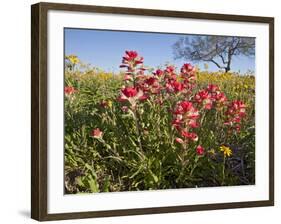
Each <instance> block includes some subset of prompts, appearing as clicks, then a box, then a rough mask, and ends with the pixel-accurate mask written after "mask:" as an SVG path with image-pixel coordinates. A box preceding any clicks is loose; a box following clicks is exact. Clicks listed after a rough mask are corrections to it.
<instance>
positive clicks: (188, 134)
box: [181, 131, 198, 141]
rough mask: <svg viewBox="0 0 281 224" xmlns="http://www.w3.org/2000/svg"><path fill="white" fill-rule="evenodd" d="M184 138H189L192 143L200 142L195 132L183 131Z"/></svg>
mask: <svg viewBox="0 0 281 224" xmlns="http://www.w3.org/2000/svg"><path fill="white" fill-rule="evenodd" d="M181 135H182V137H185V138H188V139H190V140H192V141H198V135H197V134H196V133H193V132H187V131H182V132H181Z"/></svg>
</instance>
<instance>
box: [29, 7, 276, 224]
mask: <svg viewBox="0 0 281 224" xmlns="http://www.w3.org/2000/svg"><path fill="white" fill-rule="evenodd" d="M31 9H32V10H31V28H32V32H31V39H32V45H31V58H32V64H31V77H32V81H31V127H32V128H31V134H32V141H31V143H32V144H31V160H32V163H31V177H32V178H31V186H32V189H31V217H32V218H33V219H36V220H39V221H47V220H60V219H81V218H94V217H109V216H125V215H141V214H156V213H170V212H187V211H199V210H201V211H203V210H215V209H226V208H246V207H260V206H273V205H274V18H271V17H257V16H240V15H223V14H210V13H196V12H183V11H166V10H165V11H164V10H152V9H137V8H118V7H103V6H90V5H72V4H57V3H38V4H35V5H32V7H31ZM50 10H54V11H67V12H83V13H84V12H87V13H95V12H96V13H104V14H121V15H133V16H152V17H165V18H188V19H202V20H212V21H229V22H242V23H243V22H250V23H260V24H268V25H269V68H268V69H269V77H268V78H269V108H268V110H269V121H268V124H269V146H268V147H269V180H268V189H269V191H268V200H256V201H242V202H232V203H214V204H197V205H181V206H165V207H149V208H147V207H146V208H130V209H117V210H106V211H105V210H103V211H83V212H65V213H54V214H53V213H52V214H50V213H49V212H48V130H47V126H48V98H47V96H48V86H47V85H48V75H47V74H48V72H47V69H48V65H47V63H48V55H47V49H48V33H47V31H48V19H47V17H48V12H49V11H50ZM62 75H63V74H62Z"/></svg>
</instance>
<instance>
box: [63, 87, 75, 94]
mask: <svg viewBox="0 0 281 224" xmlns="http://www.w3.org/2000/svg"><path fill="white" fill-rule="evenodd" d="M76 91H77V90H76V89H75V88H74V87H73V86H65V87H64V93H65V94H66V95H71V94H73V93H75V92H76Z"/></svg>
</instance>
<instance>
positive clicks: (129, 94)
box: [121, 87, 138, 98]
mask: <svg viewBox="0 0 281 224" xmlns="http://www.w3.org/2000/svg"><path fill="white" fill-rule="evenodd" d="M121 92H122V93H123V94H124V95H125V96H126V97H128V98H129V97H134V96H136V95H137V93H138V90H137V89H136V88H134V87H126V88H124V89H122V90H121Z"/></svg>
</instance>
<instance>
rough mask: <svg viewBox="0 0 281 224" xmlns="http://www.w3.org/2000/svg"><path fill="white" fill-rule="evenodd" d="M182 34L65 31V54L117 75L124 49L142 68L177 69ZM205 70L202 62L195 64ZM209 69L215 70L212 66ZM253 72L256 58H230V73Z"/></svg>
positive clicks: (179, 61) (67, 29)
mask: <svg viewBox="0 0 281 224" xmlns="http://www.w3.org/2000/svg"><path fill="white" fill-rule="evenodd" d="M181 36H183V35H182V34H159V33H143V32H123V31H122V32H120V31H103V30H90V29H71V28H66V29H65V54H66V55H69V54H75V55H77V56H78V57H79V58H80V60H81V61H83V62H84V63H90V64H91V65H93V66H95V67H99V68H101V69H103V70H105V71H113V72H118V71H119V70H120V69H119V65H120V64H121V60H122V56H123V55H124V52H125V50H135V51H137V52H138V53H139V54H140V55H141V56H143V57H144V65H145V66H150V67H154V68H155V67H158V66H161V65H162V66H163V65H164V64H165V63H166V62H169V63H172V64H174V65H175V66H176V67H177V68H180V67H181V65H182V64H183V63H186V62H187V61H185V60H182V59H180V60H174V56H173V49H172V45H173V44H174V43H175V42H176V41H177V40H178V39H179V37H181ZM196 65H198V66H199V67H200V68H202V69H203V68H204V65H203V63H197V64H196ZM208 67H209V68H208V70H211V71H217V70H218V68H217V67H216V66H215V65H213V64H212V63H209V64H208ZM249 69H250V70H252V71H254V70H255V59H254V58H249V57H244V56H239V57H235V58H233V62H232V70H233V71H240V72H242V73H244V72H246V71H247V70H249Z"/></svg>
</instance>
